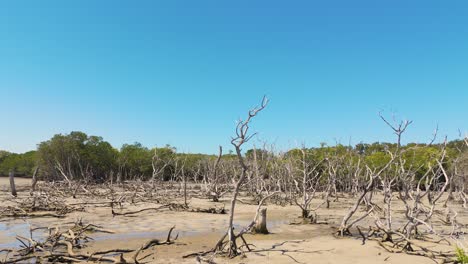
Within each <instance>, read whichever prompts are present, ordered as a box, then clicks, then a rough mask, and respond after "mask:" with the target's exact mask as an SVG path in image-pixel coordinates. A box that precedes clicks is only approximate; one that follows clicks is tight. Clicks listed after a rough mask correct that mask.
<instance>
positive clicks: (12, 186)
mask: <svg viewBox="0 0 468 264" xmlns="http://www.w3.org/2000/svg"><path fill="white" fill-rule="evenodd" d="M9 177H10V189H11V194H12V195H13V196H15V197H16V196H18V194H17V193H16V186H15V172H14V171H10V175H9Z"/></svg>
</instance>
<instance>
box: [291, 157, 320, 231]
mask: <svg viewBox="0 0 468 264" xmlns="http://www.w3.org/2000/svg"><path fill="white" fill-rule="evenodd" d="M300 154H301V158H300V159H299V160H298V163H299V164H298V168H297V171H298V172H299V174H300V176H302V177H301V178H302V179H301V182H300V183H299V182H298V181H297V180H296V179H294V178H293V180H294V183H295V186H296V189H297V190H298V192H299V193H300V194H301V196H302V199H301V201H300V202H299V201H298V200H297V198H295V199H294V202H295V203H296V205H297V206H299V208H301V212H302V214H301V215H302V218H303V219H309V220H310V221H311V222H312V223H314V222H316V217H314V215H311V214H310V213H311V211H312V212H315V211H316V210H317V209H318V208H319V207H320V206H321V205H322V204H323V203H321V204H319V205H318V206H317V207H316V208H314V209H312V208H310V205H311V203H312V200H313V199H314V197H315V193H316V191H317V188H318V185H319V184H320V180H321V173H320V172H319V171H318V170H317V168H318V167H319V166H320V164H321V163H322V161H320V162H317V163H316V164H314V165H313V164H311V162H309V161H308V159H307V151H306V150H305V149H304V148H302V149H301V153H300ZM296 163H297V162H296Z"/></svg>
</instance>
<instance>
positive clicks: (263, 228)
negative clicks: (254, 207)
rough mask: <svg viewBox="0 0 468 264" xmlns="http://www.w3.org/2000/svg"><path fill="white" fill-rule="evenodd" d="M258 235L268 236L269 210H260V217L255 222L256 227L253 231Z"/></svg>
mask: <svg viewBox="0 0 468 264" xmlns="http://www.w3.org/2000/svg"><path fill="white" fill-rule="evenodd" d="M252 231H253V232H254V233H257V234H268V233H269V232H268V229H267V209H266V208H263V209H261V210H260V213H259V216H258V218H257V219H256V221H255V225H254V227H253V229H252Z"/></svg>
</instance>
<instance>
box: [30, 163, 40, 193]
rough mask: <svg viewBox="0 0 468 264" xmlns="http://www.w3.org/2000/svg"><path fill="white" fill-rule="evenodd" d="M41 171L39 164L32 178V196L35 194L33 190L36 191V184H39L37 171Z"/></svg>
mask: <svg viewBox="0 0 468 264" xmlns="http://www.w3.org/2000/svg"><path fill="white" fill-rule="evenodd" d="M38 171H39V166H37V167H36V169H35V170H34V173H33V176H32V180H31V192H30V193H29V194H30V195H31V196H32V195H33V192H34V191H36V184H37V172H38Z"/></svg>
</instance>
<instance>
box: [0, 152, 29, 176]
mask: <svg viewBox="0 0 468 264" xmlns="http://www.w3.org/2000/svg"><path fill="white" fill-rule="evenodd" d="M0 156H1V154H0ZM35 166H36V151H29V152H26V153H23V154H14V153H8V154H7V155H5V156H3V157H0V175H8V173H10V171H14V172H15V174H16V175H20V176H31V175H32V173H33V171H34V167H35Z"/></svg>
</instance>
